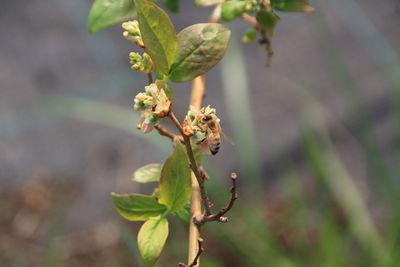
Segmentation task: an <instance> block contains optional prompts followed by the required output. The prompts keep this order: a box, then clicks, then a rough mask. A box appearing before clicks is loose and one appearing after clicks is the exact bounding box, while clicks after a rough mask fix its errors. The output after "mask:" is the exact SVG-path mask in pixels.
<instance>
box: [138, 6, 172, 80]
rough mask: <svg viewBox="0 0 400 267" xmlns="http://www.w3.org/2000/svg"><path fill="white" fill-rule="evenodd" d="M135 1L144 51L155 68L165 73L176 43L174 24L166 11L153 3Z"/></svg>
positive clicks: (169, 64)
mask: <svg viewBox="0 0 400 267" xmlns="http://www.w3.org/2000/svg"><path fill="white" fill-rule="evenodd" d="M135 3H136V9H137V15H138V20H139V28H140V32H141V34H142V38H143V42H144V46H145V51H146V52H147V54H149V55H150V57H151V59H152V60H153V61H154V64H155V65H156V68H157V70H159V71H161V72H163V73H167V72H168V70H169V67H170V66H171V64H172V62H173V60H174V57H175V52H176V47H177V44H178V41H177V37H176V33H175V29H174V25H173V24H172V22H171V20H170V19H169V17H168V15H167V13H165V12H164V11H163V10H162V9H161V8H159V7H158V6H157V5H155V4H154V3H151V2H149V1H146V0H135Z"/></svg>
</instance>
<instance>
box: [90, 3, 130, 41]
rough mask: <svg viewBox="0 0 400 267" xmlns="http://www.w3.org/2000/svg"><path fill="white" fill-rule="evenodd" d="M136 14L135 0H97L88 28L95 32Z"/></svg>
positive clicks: (93, 6) (91, 12)
mask: <svg viewBox="0 0 400 267" xmlns="http://www.w3.org/2000/svg"><path fill="white" fill-rule="evenodd" d="M135 16H136V12H135V5H134V3H133V0H95V1H94V3H93V5H92V8H91V9H90V12H89V18H88V30H89V33H95V32H97V31H99V30H101V29H104V28H107V27H109V26H111V25H113V24H116V23H119V22H122V21H124V20H128V19H130V18H133V17H135Z"/></svg>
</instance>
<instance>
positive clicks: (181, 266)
mask: <svg viewBox="0 0 400 267" xmlns="http://www.w3.org/2000/svg"><path fill="white" fill-rule="evenodd" d="M197 242H198V246H199V249H198V251H197V254H196V257H194V259H193V262H192V263H191V264H189V265H186V264H184V263H178V266H179V267H194V266H196V265H197V261H198V260H199V258H200V255H201V253H203V251H204V249H203V239H202V238H199V239H198V240H197Z"/></svg>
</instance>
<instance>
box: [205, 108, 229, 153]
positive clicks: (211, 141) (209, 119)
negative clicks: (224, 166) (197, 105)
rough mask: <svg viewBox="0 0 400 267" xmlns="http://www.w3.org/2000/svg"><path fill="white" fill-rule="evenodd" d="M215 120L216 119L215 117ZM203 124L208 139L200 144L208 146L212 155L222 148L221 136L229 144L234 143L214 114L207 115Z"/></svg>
mask: <svg viewBox="0 0 400 267" xmlns="http://www.w3.org/2000/svg"><path fill="white" fill-rule="evenodd" d="M213 116H214V117H215V118H214V117H213ZM202 122H203V123H204V125H205V126H206V127H204V128H206V129H207V134H206V137H205V138H204V139H203V140H201V141H200V142H199V143H200V144H205V143H206V144H207V145H208V149H209V151H210V152H211V154H212V155H215V154H217V153H218V151H219V149H220V146H221V134H222V135H223V136H224V137H225V138H226V139H227V140H228V142H229V143H233V142H232V141H231V139H230V138H229V137H228V136H226V134H225V133H224V132H223V131H222V129H221V126H220V125H219V122H218V119H217V118H216V116H215V115H214V114H211V115H206V116H204V117H203V118H202Z"/></svg>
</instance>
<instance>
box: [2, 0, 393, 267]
mask: <svg viewBox="0 0 400 267" xmlns="http://www.w3.org/2000/svg"><path fill="white" fill-rule="evenodd" d="M311 2H312V5H313V6H314V7H315V8H316V11H315V12H314V13H313V14H310V15H306V14H289V13H285V14H280V15H281V17H282V21H281V22H280V23H279V24H278V26H277V29H276V35H275V37H274V38H273V40H272V42H273V47H274V52H275V54H274V57H273V59H272V66H271V67H269V68H267V67H265V63H266V53H265V50H264V48H263V47H262V46H260V45H258V44H257V43H256V42H255V43H251V44H242V43H241V41H240V39H241V36H242V35H243V34H244V33H245V31H246V29H247V28H249V26H248V25H247V24H246V23H245V22H243V21H235V22H233V23H229V24H228V27H230V28H231V29H232V31H233V37H232V40H231V43H230V48H229V51H228V52H227V55H226V56H225V58H224V59H223V60H222V61H221V62H220V63H219V64H218V65H217V67H215V68H214V69H213V70H212V71H211V72H210V73H209V75H208V76H207V87H208V91H207V96H206V98H205V102H204V103H205V104H210V105H212V106H214V107H216V108H217V112H218V114H219V116H220V117H221V120H222V127H223V129H224V131H225V132H226V133H228V134H229V135H230V136H232V137H233V139H234V140H235V145H234V146H232V145H230V144H229V143H227V142H223V145H222V149H221V151H220V152H219V153H218V154H217V155H216V156H215V157H211V156H210V157H207V159H206V162H205V168H206V170H207V171H208V172H209V173H210V175H211V179H210V180H209V181H208V182H207V186H208V188H209V191H210V196H211V198H212V200H214V201H215V202H216V206H217V207H218V206H220V205H223V204H224V203H225V202H226V201H227V199H228V198H229V190H228V186H229V175H230V172H237V173H238V175H239V189H238V190H239V193H240V198H239V200H238V201H237V205H236V206H235V207H234V209H233V210H232V211H231V212H230V214H229V218H230V222H229V224H224V225H221V224H209V225H207V226H206V227H204V228H203V235H204V239H205V240H206V241H205V244H204V245H205V248H206V253H205V254H204V257H203V259H202V266H204V267H222V266H232V267H239V266H255V267H258V266H259V267H264V266H265V267H268V266H273V267H300V266H316V267H317V266H318V267H319V266H322V267H325V266H328V267H329V266H332V267H333V266H363V267H364V266H385V267H386V266H393V267H394V266H399V262H400V161H399V160H400V147H399V146H400V57H399V51H400V32H399V26H400V2H399V1H398V0H385V1H373V0H362V1H361V0H357V1H356V0H346V1H345V0H330V1H321V0H319V1H317V0H315V1H311ZM91 3H92V1H91V0H84V1H83V0H81V1H78V0H69V1H63V0H41V1H39V0H33V1H22V0H14V1H2V3H1V6H0V22H1V23H0V33H1V36H2V37H1V39H0V87H1V91H0V191H1V193H0V214H1V215H0V266H7V267H9V266H10V267H17V266H18V267H25V266H26V267H28V266H46V267H47V266H49V267H50V266H89V267H91V266H101V267H102V266H107V267H111V266H113V267H117V266H121V267H122V266H141V265H140V259H139V257H138V252H137V247H136V233H137V230H138V228H139V226H140V223H133V222H128V221H125V220H123V219H122V218H121V217H120V216H119V215H118V214H117V213H116V212H115V211H114V210H113V207H112V203H111V199H110V192H118V193H133V192H140V193H149V192H151V191H152V188H153V187H154V185H140V184H136V183H134V182H132V181H131V180H130V177H131V175H132V172H133V171H134V170H135V169H136V168H138V167H140V166H142V165H145V164H148V163H159V162H163V161H164V160H165V159H166V157H167V156H168V155H169V153H170V152H171V150H172V148H171V144H170V142H169V140H168V139H166V138H163V137H160V136H158V135H157V134H156V133H150V134H148V135H142V134H141V133H140V132H139V131H138V130H136V129H135V125H136V123H137V121H138V120H139V117H138V113H135V112H134V111H133V110H132V103H133V98H134V96H135V95H136V94H137V93H138V92H140V91H142V88H143V86H144V85H145V83H146V77H145V76H144V75H141V74H140V73H137V72H135V71H133V70H131V69H130V66H129V60H128V54H129V52H131V51H132V50H134V47H133V46H132V44H131V43H130V42H128V41H126V40H125V39H124V38H123V37H122V29H121V28H120V27H119V26H114V27H112V28H109V29H107V30H105V31H101V32H99V33H96V34H94V35H89V34H88V33H87V30H86V20H87V14H88V12H89V8H90V5H91ZM211 11H212V10H211V9H210V8H195V7H194V6H193V1H181V13H180V14H178V15H171V19H172V20H173V22H174V23H175V25H176V29H177V31H180V30H181V29H183V28H184V27H186V26H189V25H191V24H194V23H199V22H205V21H207V20H208V17H209V14H210V12H211ZM173 88H174V89H175V95H176V98H177V100H176V101H175V103H174V108H175V109H176V111H177V112H176V113H177V114H178V116H179V117H180V118H183V116H184V114H185V113H186V110H187V103H188V99H189V94H190V90H189V89H190V83H184V84H173ZM167 127H168V125H167ZM171 220H172V222H173V223H171V229H170V236H169V239H168V241H167V245H166V250H165V251H164V252H163V254H162V256H161V258H160V260H159V264H158V266H176V264H177V263H178V262H180V261H185V260H186V257H187V256H186V253H187V252H186V248H187V245H186V244H187V226H186V225H184V224H182V223H181V222H180V221H178V220H177V219H176V218H173V217H171Z"/></svg>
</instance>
